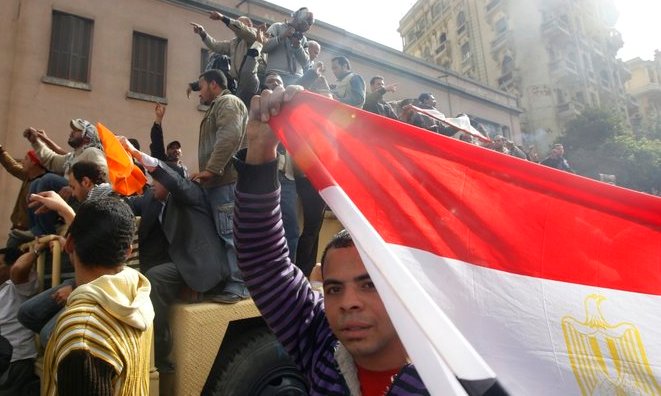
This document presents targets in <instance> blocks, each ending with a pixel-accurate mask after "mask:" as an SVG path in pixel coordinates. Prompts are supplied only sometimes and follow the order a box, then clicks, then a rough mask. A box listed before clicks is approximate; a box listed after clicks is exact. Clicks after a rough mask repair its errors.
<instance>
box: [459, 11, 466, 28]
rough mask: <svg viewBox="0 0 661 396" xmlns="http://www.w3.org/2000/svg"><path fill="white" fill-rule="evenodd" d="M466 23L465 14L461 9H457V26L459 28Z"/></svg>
mask: <svg viewBox="0 0 661 396" xmlns="http://www.w3.org/2000/svg"><path fill="white" fill-rule="evenodd" d="M464 23H466V14H464V12H463V11H459V14H457V28H460V27H462V26H463V25H464Z"/></svg>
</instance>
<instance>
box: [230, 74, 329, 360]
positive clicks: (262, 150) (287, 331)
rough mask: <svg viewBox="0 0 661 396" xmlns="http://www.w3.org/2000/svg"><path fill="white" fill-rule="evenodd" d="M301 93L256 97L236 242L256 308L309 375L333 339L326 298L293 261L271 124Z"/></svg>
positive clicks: (241, 166) (241, 169)
mask: <svg viewBox="0 0 661 396" xmlns="http://www.w3.org/2000/svg"><path fill="white" fill-rule="evenodd" d="M300 89H301V88H300V87H296V86H290V87H288V88H287V91H285V90H284V89H283V88H282V87H278V89H276V90H275V92H274V93H273V94H271V93H270V91H268V90H267V91H265V92H264V93H262V96H261V97H260V96H255V97H253V100H252V102H251V108H250V121H249V122H248V128H247V139H248V148H247V150H242V151H241V152H239V154H238V155H237V158H236V161H235V165H236V168H237V170H238V173H239V179H238V182H237V187H236V201H235V212H234V225H235V226H234V239H235V241H236V248H237V257H238V264H239V267H240V268H241V271H242V272H243V276H244V280H245V282H246V285H247V286H248V289H249V290H250V294H251V295H252V296H253V300H254V301H255V304H256V305H257V307H258V308H259V310H260V312H261V313H262V315H263V318H264V320H265V321H266V322H267V323H268V325H269V327H270V328H271V329H272V330H273V332H274V334H275V335H276V337H277V338H278V340H279V341H280V342H281V343H282V344H283V346H284V347H285V348H286V349H287V351H288V352H289V354H290V355H291V356H292V357H293V358H294V360H295V361H296V363H297V364H298V366H299V367H300V368H301V369H302V370H304V371H308V373H309V370H310V369H311V368H312V366H313V362H314V360H313V351H314V348H312V346H313V345H319V344H324V343H326V342H330V341H331V340H332V339H333V335H332V333H331V331H330V329H329V327H328V324H327V322H326V319H325V314H324V312H323V300H322V297H321V295H320V294H319V293H317V292H314V291H313V290H312V288H311V287H310V284H309V282H308V281H307V279H306V278H305V275H304V274H303V273H302V272H301V271H300V270H299V269H298V268H297V267H295V266H294V265H293V264H292V263H291V261H290V260H289V256H288V251H287V243H286V240H285V237H284V228H283V226H282V221H281V213H280V204H279V198H280V185H279V182H278V177H277V173H278V170H277V162H276V156H277V151H276V148H277V145H278V140H277V139H276V137H275V136H274V135H273V133H272V131H271V129H270V127H269V125H268V124H267V123H266V121H267V120H268V119H269V118H270V116H271V115H272V114H275V113H277V112H278V110H279V109H280V105H281V104H282V103H283V102H284V101H287V100H289V99H290V98H291V97H292V96H293V95H294V94H295V93H296V92H298V90H300ZM272 111H273V113H272Z"/></svg>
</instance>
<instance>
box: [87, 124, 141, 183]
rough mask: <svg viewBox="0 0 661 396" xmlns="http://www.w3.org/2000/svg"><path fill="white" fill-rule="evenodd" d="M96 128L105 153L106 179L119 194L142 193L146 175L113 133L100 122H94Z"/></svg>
mask: <svg viewBox="0 0 661 396" xmlns="http://www.w3.org/2000/svg"><path fill="white" fill-rule="evenodd" d="M96 129H97V131H98V132H99V138H101V144H102V145H103V151H104V152H105V153H106V161H107V163H108V179H109V180H110V184H112V189H113V190H114V191H115V192H116V193H118V194H121V195H133V194H140V193H142V188H143V187H144V186H145V183H147V177H145V175H144V173H142V171H141V170H140V168H138V167H137V166H135V164H134V163H133V159H132V158H131V156H130V155H129V153H127V152H126V150H124V147H122V144H121V143H120V142H119V140H118V139H117V137H116V136H115V134H114V133H113V132H112V131H111V130H110V129H108V128H106V127H105V125H103V124H101V123H100V122H97V123H96Z"/></svg>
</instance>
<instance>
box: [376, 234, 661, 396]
mask: <svg viewBox="0 0 661 396" xmlns="http://www.w3.org/2000/svg"><path fill="white" fill-rule="evenodd" d="M388 248H389V250H390V252H391V253H392V254H394V255H395V256H396V257H398V259H399V260H400V262H401V263H402V264H403V265H404V266H405V267H406V268H407V269H408V270H409V271H410V272H411V273H412V274H413V276H414V278H415V279H418V280H419V282H420V286H421V287H422V288H424V289H425V290H426V291H427V294H428V295H429V296H430V297H431V298H432V299H433V300H434V304H437V305H439V306H441V307H442V309H443V311H444V312H445V314H447V315H448V317H449V318H450V320H451V321H452V322H453V323H454V324H455V325H456V326H457V327H458V328H459V329H461V330H462V334H463V335H464V336H465V337H466V338H467V339H468V342H470V344H471V345H473V346H474V347H475V349H476V350H477V351H478V352H479V353H480V356H481V357H482V358H484V360H485V361H486V362H487V364H489V366H490V367H491V368H493V370H494V371H495V372H496V373H497V375H498V380H499V382H500V383H501V384H502V386H503V387H504V388H505V389H506V390H507V391H508V392H510V394H512V395H532V394H534V395H544V396H546V395H548V396H555V395H578V394H581V389H580V385H579V383H578V379H577V374H578V376H579V377H582V378H581V380H583V381H585V382H588V383H589V381H590V378H596V380H594V381H595V382H599V383H600V385H598V386H597V385H594V387H593V388H590V386H586V387H587V389H588V391H587V392H586V394H612V393H608V392H606V393H603V392H600V391H599V386H602V387H604V388H602V390H603V389H611V390H614V389H619V390H621V391H625V393H626V394H644V395H658V394H661V388H659V387H658V383H659V379H661V337H659V336H658V333H659V330H658V329H659V328H660V327H661V319H660V318H659V315H658V312H661V297H659V296H654V295H648V294H642V293H633V292H626V291H621V290H613V289H606V288H599V287H594V286H586V285H580V284H575V283H568V282H559V281H553V280H548V279H544V278H536V277H531V276H524V275H517V274H511V273H507V272H504V271H498V270H493V269H489V268H485V267H482V266H477V265H473V264H470V263H466V262H463V261H460V260H455V259H450V258H445V257H440V256H437V255H435V254H432V253H430V252H426V251H423V250H419V249H414V248H410V247H407V246H401V245H394V244H388ZM591 296H600V297H602V298H603V301H602V303H601V304H600V305H598V306H597V305H591V306H590V303H591V301H590V298H592V297H591ZM586 302H587V303H586ZM588 315H589V316H590V318H591V319H593V320H595V319H596V320H598V321H597V322H596V323H595V324H594V325H593V326H592V327H591V328H589V330H586V329H585V328H584V329H583V330H582V331H581V329H580V328H576V329H575V330H576V332H575V333H574V334H573V337H575V338H576V337H578V338H579V339H580V338H583V342H584V343H586V345H590V347H589V348H587V349H586V350H584V351H582V352H581V354H579V355H578V356H577V355H576V354H575V353H574V354H573V355H574V357H575V358H577V359H578V360H581V361H582V366H581V367H580V370H577V372H576V373H575V372H574V371H573V370H572V365H571V361H570V356H572V353H571V352H570V351H569V350H568V342H567V340H566V339H565V336H564V334H563V319H567V318H571V319H570V322H571V323H579V322H584V321H585V320H586V316H588ZM601 320H603V321H604V322H602V323H599V321H601ZM586 327H589V326H586ZM439 333H441V332H440V331H439ZM632 334H637V335H638V336H639V340H640V341H639V343H634V344H627V343H626V342H625V341H626V336H632ZM448 342H449V341H448ZM595 343H599V344H600V346H601V347H600V351H599V352H596V349H595V348H596V344H595ZM624 346H626V348H624ZM613 348H615V349H613ZM620 348H622V349H620ZM632 348H633V350H632ZM625 349H626V351H625ZM614 350H617V353H618V354H619V356H615V358H614V356H613V354H614ZM599 355H602V356H603V360H601V359H600V357H599ZM643 355H644V356H646V359H647V360H648V361H647V362H645V361H643V359H642V356H643ZM598 361H602V363H600V364H601V366H600V365H598V364H595V362H598ZM646 370H649V372H647V371H646ZM650 372H651V375H649V373H650ZM655 381H656V382H655ZM588 385H589V384H588ZM590 390H591V391H590Z"/></svg>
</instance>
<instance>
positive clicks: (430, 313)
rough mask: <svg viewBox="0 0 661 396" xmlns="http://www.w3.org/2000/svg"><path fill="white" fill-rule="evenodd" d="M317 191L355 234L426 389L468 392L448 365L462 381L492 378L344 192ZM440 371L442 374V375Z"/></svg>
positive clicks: (332, 189)
mask: <svg viewBox="0 0 661 396" xmlns="http://www.w3.org/2000/svg"><path fill="white" fill-rule="evenodd" d="M320 194H321V196H322V197H323V198H324V200H325V201H326V203H327V204H328V205H329V206H330V207H331V209H332V210H333V212H334V213H335V215H336V216H337V217H338V219H339V220H340V222H341V223H342V224H343V225H344V226H345V227H346V228H347V230H348V231H349V232H350V233H351V235H352V236H354V238H353V239H354V242H355V243H356V246H357V248H358V250H359V252H360V253H361V257H362V258H363V261H364V262H365V266H366V268H367V270H368V272H369V274H370V276H371V278H372V280H373V281H374V283H375V285H376V286H377V289H378V290H379V294H380V296H381V298H382V300H384V304H385V306H386V309H387V310H388V313H389V315H390V317H391V320H392V322H393V324H394V325H395V328H396V329H397V332H398V333H399V334H400V338H401V339H402V342H403V343H404V346H405V347H406V350H407V352H408V353H409V354H410V355H411V358H412V360H413V363H414V364H415V366H416V368H417V370H418V372H419V373H420V376H421V377H422V379H423V381H424V382H425V385H426V386H427V388H428V389H429V391H430V392H431V393H432V394H448V391H450V390H452V391H453V392H454V394H466V392H465V391H464V390H463V388H462V387H461V385H460V384H458V382H457V381H456V379H454V378H448V376H449V375H451V374H450V373H448V370H447V367H446V366H445V365H446V364H447V366H449V368H450V369H451V370H452V372H453V373H454V376H456V377H458V378H460V379H463V380H471V381H473V380H484V379H489V378H495V374H494V373H493V371H492V370H491V369H490V368H489V366H488V365H487V364H486V362H485V361H484V360H483V359H482V358H481V357H480V356H479V355H478V354H477V352H476V351H475V349H473V347H472V346H471V345H470V344H469V343H468V341H467V340H466V338H465V337H464V336H463V335H462V334H461V333H460V332H459V330H458V329H457V328H456V327H455V326H454V324H453V323H452V322H451V321H450V320H449V318H448V317H447V315H445V313H444V312H443V311H442V310H441V309H440V307H439V306H438V305H437V304H435V303H434V302H433V300H432V299H431V297H430V296H429V295H428V294H427V292H426V291H425V290H424V289H422V288H421V287H420V282H419V281H418V280H416V279H415V277H414V276H413V274H412V273H411V272H410V271H409V270H408V269H407V268H406V267H405V266H404V265H402V263H401V261H400V259H399V258H398V257H397V256H396V255H395V254H394V253H393V252H392V251H391V249H390V247H389V245H388V244H386V243H385V242H384V241H383V239H382V238H381V237H380V236H379V235H378V233H377V232H376V230H374V228H373V227H372V226H371V225H370V224H369V222H368V221H367V219H365V217H364V216H363V215H362V213H360V212H359V211H358V209H357V208H356V206H355V205H354V204H353V202H351V200H350V199H349V197H348V196H347V195H346V194H345V193H344V191H342V190H341V189H340V188H339V187H328V188H325V189H323V190H322V191H321V192H320ZM357 236H359V237H357ZM375 263H378V265H375ZM441 373H445V374H446V375H445V376H440V374H441Z"/></svg>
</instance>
